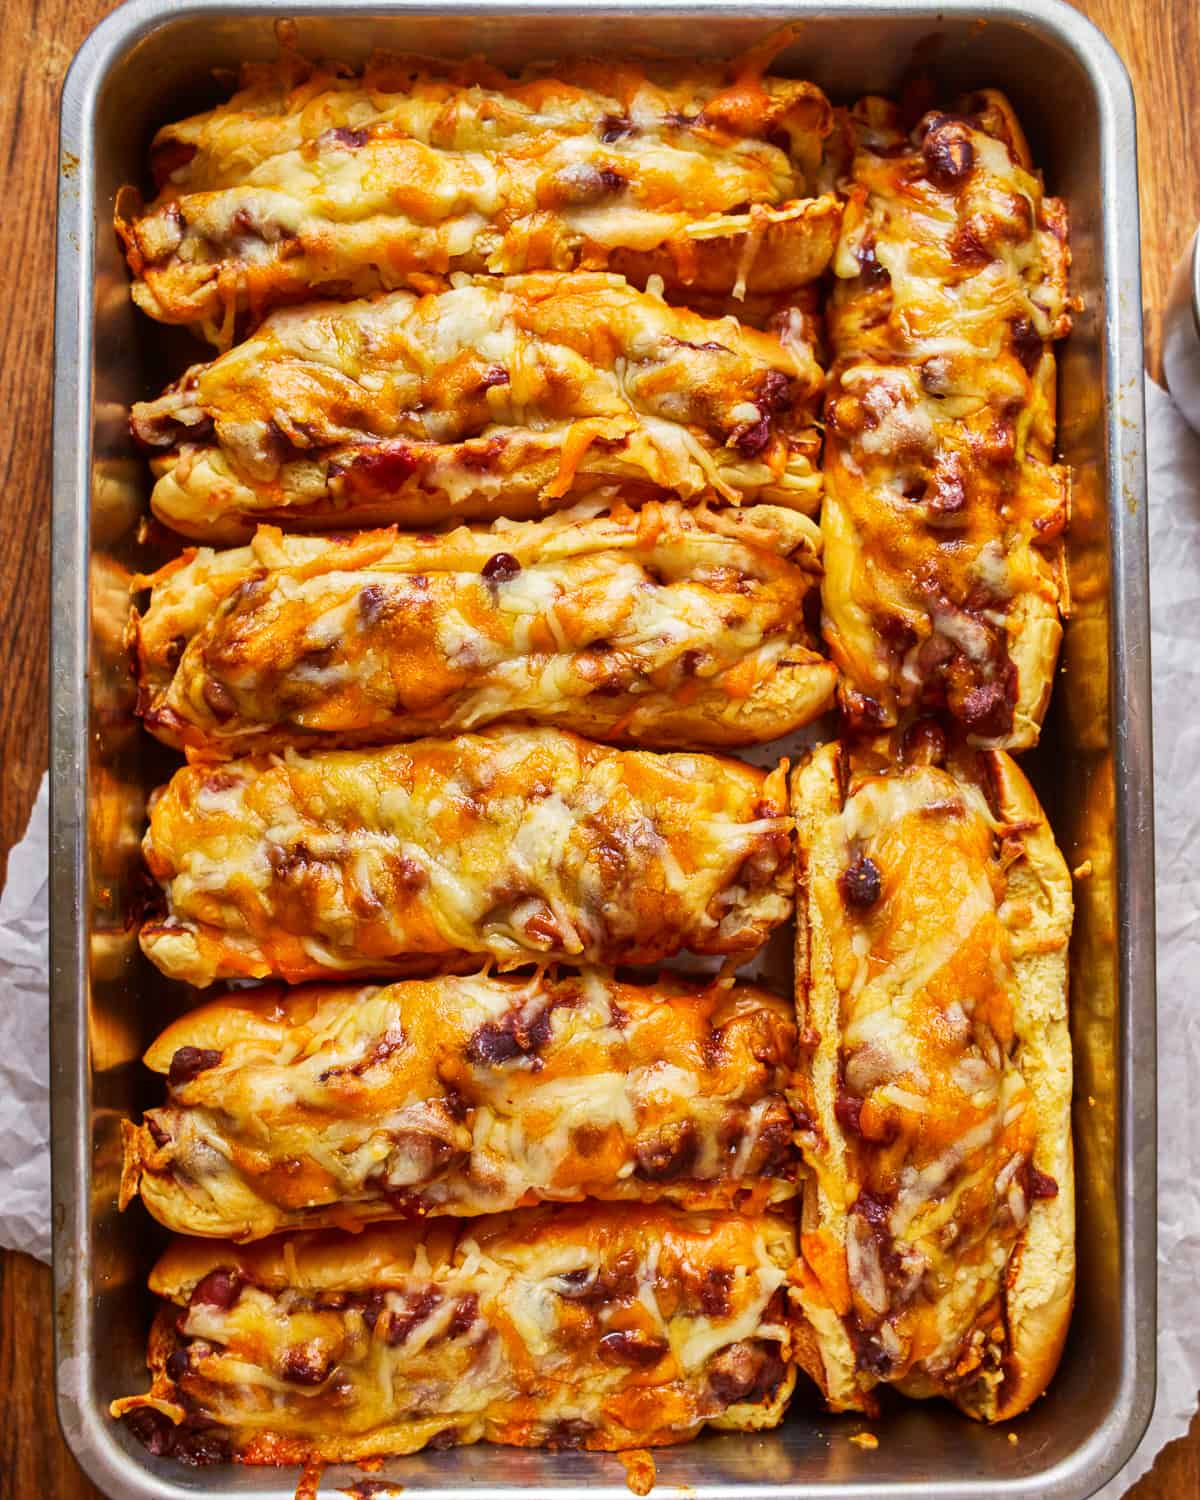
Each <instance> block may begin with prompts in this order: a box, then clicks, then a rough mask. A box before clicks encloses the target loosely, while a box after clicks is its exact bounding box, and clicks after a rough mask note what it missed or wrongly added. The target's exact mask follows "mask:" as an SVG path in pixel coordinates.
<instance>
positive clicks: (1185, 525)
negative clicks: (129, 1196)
mask: <svg viewBox="0 0 1200 1500" xmlns="http://www.w3.org/2000/svg"><path fill="white" fill-rule="evenodd" d="M1146 415H1147V432H1146V442H1147V456H1148V461H1149V470H1150V567H1151V579H1152V588H1151V593H1152V625H1153V653H1154V769H1155V786H1156V809H1155V811H1156V819H1157V838H1156V846H1157V867H1158V1024H1159V1032H1158V1078H1159V1098H1160V1101H1162V1102H1163V1104H1164V1105H1169V1107H1161V1106H1160V1109H1159V1121H1158V1167H1159V1210H1158V1235H1159V1240H1158V1266H1159V1320H1158V1321H1159V1335H1158V1396H1157V1400H1156V1403H1155V1407H1154V1416H1153V1418H1152V1420H1151V1423H1150V1427H1149V1430H1148V1431H1147V1433H1146V1436H1145V1438H1144V1439H1143V1441H1142V1443H1141V1446H1140V1447H1139V1448H1138V1450H1137V1453H1136V1454H1135V1455H1134V1457H1133V1458H1132V1459H1131V1460H1130V1462H1129V1463H1128V1464H1127V1465H1126V1467H1125V1468H1124V1469H1123V1470H1122V1471H1121V1473H1120V1474H1119V1475H1118V1476H1117V1478H1116V1479H1114V1480H1113V1481H1112V1482H1111V1483H1110V1484H1109V1485H1107V1486H1106V1487H1105V1488H1104V1489H1103V1490H1102V1491H1101V1493H1100V1496H1099V1497H1098V1500H1119V1497H1120V1496H1122V1495H1124V1493H1125V1491H1126V1490H1127V1489H1128V1488H1129V1486H1130V1485H1132V1484H1133V1482H1134V1481H1135V1480H1136V1479H1137V1478H1139V1477H1140V1476H1141V1475H1142V1474H1144V1473H1145V1472H1146V1470H1147V1469H1149V1468H1150V1466H1151V1464H1152V1463H1153V1462H1154V1458H1155V1455H1156V1454H1157V1453H1158V1452H1159V1450H1160V1449H1161V1448H1162V1447H1163V1446H1164V1444H1166V1443H1168V1442H1170V1441H1171V1439H1172V1438H1176V1437H1179V1436H1181V1435H1182V1434H1183V1433H1184V1432H1186V1431H1187V1427H1188V1424H1189V1422H1190V1421H1191V1418H1192V1415H1193V1413H1194V1412H1195V1410H1196V1404H1197V1395H1198V1393H1200V1322H1198V1321H1197V1319H1196V1317H1195V1306H1196V1297H1197V1284H1198V1280H1200V1004H1197V1003H1196V1002H1197V999H1198V998H1200V858H1198V857H1197V851H1198V850H1200V438H1197V437H1196V436H1195V435H1194V434H1193V433H1192V432H1191V430H1190V429H1189V428H1188V426H1187V425H1186V423H1185V422H1184V420H1183V418H1182V417H1181V416H1180V415H1179V413H1178V412H1177V411H1176V410H1175V408H1174V406H1172V404H1171V400H1170V397H1169V396H1167V395H1166V394H1165V392H1163V391H1162V390H1160V389H1159V388H1158V387H1157V386H1155V385H1150V386H1149V387H1148V389H1147V392H1146ZM48 869H49V855H48V833H47V796H46V784H45V781H44V780H43V782H42V787H41V790H40V791H39V793H38V797H37V802H36V804H35V806H34V809H33V813H32V814H31V816H30V819H29V827H28V829H27V831H26V833H25V837H24V838H23V839H22V840H21V842H20V843H19V844H18V845H17V846H16V847H15V848H14V849H13V851H12V853H11V854H10V856H9V864H8V881H7V884H6V885H5V888H4V892H3V895H2V896H0V1245H2V1246H5V1247H7V1248H10V1249H15V1250H25V1251H28V1252H29V1253H30V1254H31V1255H36V1256H37V1257H38V1259H39V1260H49V1258H50V1191H49V1175H50V1167H49V1083H48V1078H49V1062H48V1055H47V1038H48V1013H47V1012H48V997H47V984H46V979H47V969H48V962H49V946H48V936H47V933H48V915H47V896H48V892H47V872H48Z"/></svg>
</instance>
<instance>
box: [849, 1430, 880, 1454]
mask: <svg viewBox="0 0 1200 1500" xmlns="http://www.w3.org/2000/svg"><path fill="white" fill-rule="evenodd" d="M850 1441H851V1442H852V1443H853V1444H854V1446H855V1447H856V1448H866V1449H868V1450H872V1451H873V1450H874V1449H876V1448H878V1447H879V1439H878V1438H877V1437H876V1436H875V1434H874V1433H873V1432H856V1433H854V1434H853V1435H852V1436H851V1438H850Z"/></svg>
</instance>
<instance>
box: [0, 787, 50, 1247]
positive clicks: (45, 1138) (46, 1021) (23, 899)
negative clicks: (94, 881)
mask: <svg viewBox="0 0 1200 1500" xmlns="http://www.w3.org/2000/svg"><path fill="white" fill-rule="evenodd" d="M48 814H49V797H48V793H47V786H46V778H45V776H43V777H42V785H41V787H40V789H39V791H38V794H37V801H36V802H35V803H34V804H33V812H32V813H30V815H29V827H28V828H27V829H26V830H25V837H24V838H23V839H22V840H21V842H20V843H19V844H18V845H17V846H16V848H14V849H13V850H12V852H11V853H10V854H9V856H8V879H7V881H6V882H5V886H4V893H3V895H0V1245H3V1246H4V1247H5V1248H6V1249H9V1250H25V1251H27V1252H28V1253H29V1254H30V1255H36V1256H37V1258H38V1259H39V1260H49V1259H50V1081H49V1080H50V1002H49V992H48V989H47V978H48V975H49V971H50V937H49V925H50V917H49V910H48V907H49V890H48V888H47V881H48V877H49V871H50V857H49V829H48V824H49V815H48Z"/></svg>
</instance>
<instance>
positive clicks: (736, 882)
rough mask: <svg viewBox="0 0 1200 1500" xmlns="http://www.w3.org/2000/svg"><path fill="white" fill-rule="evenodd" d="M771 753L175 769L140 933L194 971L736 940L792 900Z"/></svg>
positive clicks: (314, 973) (508, 735) (550, 736)
mask: <svg viewBox="0 0 1200 1500" xmlns="http://www.w3.org/2000/svg"><path fill="white" fill-rule="evenodd" d="M785 767H786V762H785V763H784V765H783V766H780V767H779V768H777V769H776V770H775V771H773V772H771V773H770V774H768V773H766V772H763V771H759V770H755V769H752V768H751V767H749V766H744V765H741V764H740V763H738V762H736V761H732V760H724V759H719V758H717V757H714V756H707V755H691V754H682V753H679V754H671V755H654V754H650V753H648V752H641V751H631V750H625V751H622V750H613V749H608V748H606V747H603V746H600V745H596V744H593V743H590V742H589V741H587V740H582V739H579V738H577V737H576V736H574V735H571V734H566V733H563V732H560V731H558V730H552V729H541V730H534V729H530V730H526V729H515V728H514V729H510V730H491V731H485V732H484V733H482V734H478V735H461V736H459V737H457V738H454V739H449V740H418V741H415V742H414V743H413V744H411V745H407V746H394V747H388V748H386V749H380V750H371V751H367V750H343V751H337V750H331V751H325V752H322V753H319V754H311V755H304V754H300V753H298V752H296V751H288V752H287V753H286V754H285V755H283V756H282V757H280V756H258V757H251V758H247V759H245V760H237V761H230V762H227V763H225V764H222V765H219V766H211V765H209V766H205V765H193V766H186V767H184V768H183V769H181V770H179V771H177V772H176V773H175V775H174V777H172V779H171V781H170V783H169V784H168V785H167V786H166V787H165V788H163V789H161V790H160V791H159V792H158V793H157V794H156V795H155V797H154V798H153V799H152V804H151V809H150V827H149V830H148V831H147V834H146V838H145V841H144V844H143V850H144V854H145V858H146V863H147V866H148V868H149V870H150V873H151V875H152V876H153V877H154V878H155V880H157V881H158V882H159V884H160V886H161V889H162V904H163V914H162V915H161V916H159V917H155V918H152V919H150V920H148V921H147V922H145V923H144V924H143V926H142V930H141V944H142V948H143V951H144V952H145V953H146V955H147V956H148V957H149V958H150V959H151V960H152V961H153V962H154V963H155V964H157V965H158V967H159V968H160V969H162V971H163V972H164V973H166V974H168V975H169V976H170V977H172V978H175V979H183V980H186V981H187V982H189V983H191V984H195V985H207V984H211V983H212V982H213V981H214V980H217V979H233V978H265V977H268V976H270V975H278V976H281V977H282V978H284V979H286V980H288V981H289V982H292V983H294V982H297V981H299V980H304V979H317V978H322V977H331V976H337V975H338V974H373V975H377V976H381V975H391V974H405V973H409V974H411V973H413V972H429V970H430V969H431V968H432V967H439V966H444V965H445V964H446V963H455V962H457V963H459V964H461V963H462V961H463V959H464V956H466V955H482V956H491V957H492V958H494V959H496V960H497V961H498V962H499V963H500V964H501V965H502V966H505V967H508V968H512V967H514V966H517V965H520V964H522V963H526V962H530V961H532V960H537V959H547V960H550V959H561V960H566V961H571V962H579V963H601V964H616V963H629V964H648V963H656V962H658V961H659V960H661V959H664V958H667V957H669V956H671V955H673V954H675V953H678V952H679V951H680V950H681V949H685V948H686V949H691V950H692V951H693V952H695V953H709V954H734V953H744V952H748V951H750V950H753V949H754V948H757V947H758V946H759V945H760V944H761V943H762V942H764V941H765V939H766V938H767V936H768V935H769V933H770V932H771V931H772V930H773V929H774V928H775V927H777V926H778V925H779V924H780V923H782V922H784V921H786V920H787V918H788V917H789V916H790V915H791V905H792V903H791V893H792V874H791V868H790V858H791V844H790V838H791V830H792V820H791V818H790V816H789V815H788V810H787V798H786V789H785V785H784V774H785Z"/></svg>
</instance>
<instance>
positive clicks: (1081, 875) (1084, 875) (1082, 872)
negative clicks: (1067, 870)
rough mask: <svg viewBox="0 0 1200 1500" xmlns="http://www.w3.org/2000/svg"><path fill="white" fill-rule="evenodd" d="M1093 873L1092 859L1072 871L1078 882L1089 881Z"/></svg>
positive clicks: (1086, 860)
mask: <svg viewBox="0 0 1200 1500" xmlns="http://www.w3.org/2000/svg"><path fill="white" fill-rule="evenodd" d="M1091 873H1092V862H1091V860H1090V859H1085V860H1084V862H1083V863H1082V864H1081V865H1076V866H1075V868H1074V869H1073V870H1072V871H1071V874H1072V875H1073V876H1074V877H1075V879H1076V880H1087V879H1088V878H1089V877H1090V876H1091Z"/></svg>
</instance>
